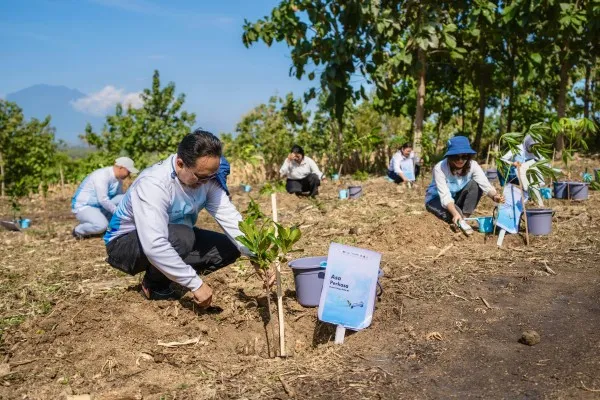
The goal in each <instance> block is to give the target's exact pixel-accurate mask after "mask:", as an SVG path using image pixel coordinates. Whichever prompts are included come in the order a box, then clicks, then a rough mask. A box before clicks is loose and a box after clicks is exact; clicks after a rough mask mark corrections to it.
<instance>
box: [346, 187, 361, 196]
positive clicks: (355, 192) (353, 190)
mask: <svg viewBox="0 0 600 400" xmlns="http://www.w3.org/2000/svg"><path fill="white" fill-rule="evenodd" d="M361 194H362V186H348V197H350V198H351V199H358V198H359V197H360V195H361Z"/></svg>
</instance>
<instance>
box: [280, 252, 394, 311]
mask: <svg viewBox="0 0 600 400" xmlns="http://www.w3.org/2000/svg"><path fill="white" fill-rule="evenodd" d="M288 265H289V266H290V268H291V269H292V272H293V273H294V286H295V287H296V299H297V300H298V303H300V305H302V306H304V307H317V306H318V305H319V302H320V300H321V291H322V290H323V282H325V268H326V267H327V256H316V257H304V258H298V259H297V260H293V261H290V262H289V263H288ZM381 277H383V271H382V270H381V269H380V270H379V274H378V281H377V290H376V291H375V296H377V297H379V296H381V295H382V294H383V288H382V287H381V284H380V283H379V279H380V278H381Z"/></svg>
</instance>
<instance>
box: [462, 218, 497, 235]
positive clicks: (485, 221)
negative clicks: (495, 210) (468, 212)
mask: <svg viewBox="0 0 600 400" xmlns="http://www.w3.org/2000/svg"><path fill="white" fill-rule="evenodd" d="M465 220H467V221H477V223H478V224H479V232H481V233H492V232H494V217H473V218H465Z"/></svg>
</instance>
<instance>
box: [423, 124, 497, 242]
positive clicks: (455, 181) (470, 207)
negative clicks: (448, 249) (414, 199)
mask: <svg viewBox="0 0 600 400" xmlns="http://www.w3.org/2000/svg"><path fill="white" fill-rule="evenodd" d="M474 154H476V152H475V151H474V150H473V149H472V148H471V144H470V143H469V139H468V138H467V137H465V136H454V137H453V138H451V139H450V140H449V141H448V149H447V151H446V154H445V155H444V159H443V160H442V161H440V162H439V163H437V164H436V165H435V167H434V168H433V178H432V181H431V184H430V185H429V187H428V188H427V191H426V194H425V208H426V209H427V211H429V212H430V213H432V214H434V215H435V216H436V217H438V218H440V219H442V220H444V221H446V222H449V223H454V224H456V225H457V226H461V227H463V229H464V230H465V233H472V229H470V228H469V227H468V225H465V224H466V222H464V221H463V218H468V217H469V216H470V215H471V214H473V212H474V211H475V209H476V208H477V205H478V204H479V200H480V199H481V196H482V195H483V194H485V195H487V196H488V197H489V198H490V199H492V200H493V201H495V202H496V203H503V202H504V198H503V196H501V195H499V194H498V193H496V189H494V187H493V186H492V184H491V183H490V181H489V180H488V178H487V177H486V175H485V173H484V172H483V169H481V167H480V166H479V164H478V163H477V162H476V161H475V160H473V159H472V158H473V155H474ZM461 222H462V223H463V224H461Z"/></svg>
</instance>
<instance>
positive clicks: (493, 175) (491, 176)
mask: <svg viewBox="0 0 600 400" xmlns="http://www.w3.org/2000/svg"><path fill="white" fill-rule="evenodd" d="M485 176H487V178H488V180H490V181H493V180H496V179H498V170H497V169H496V168H490V169H488V170H486V171H485Z"/></svg>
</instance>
